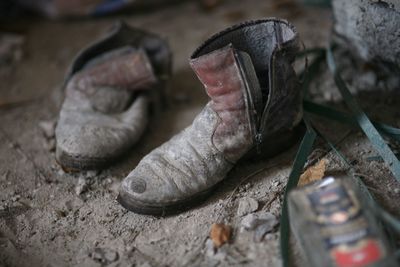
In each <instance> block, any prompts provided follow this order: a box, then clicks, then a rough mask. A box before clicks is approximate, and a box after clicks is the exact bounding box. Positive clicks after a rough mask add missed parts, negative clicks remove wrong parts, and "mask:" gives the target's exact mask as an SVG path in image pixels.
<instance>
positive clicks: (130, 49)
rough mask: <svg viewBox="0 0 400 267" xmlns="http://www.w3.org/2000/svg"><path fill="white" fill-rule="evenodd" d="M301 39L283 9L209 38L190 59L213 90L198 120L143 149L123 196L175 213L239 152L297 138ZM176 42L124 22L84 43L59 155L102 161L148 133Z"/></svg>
mask: <svg viewBox="0 0 400 267" xmlns="http://www.w3.org/2000/svg"><path fill="white" fill-rule="evenodd" d="M298 46H299V39H298V35H297V33H296V31H295V29H294V27H293V26H292V25H290V24H289V23H288V22H286V21H283V20H279V19H265V20H258V21H250V22H245V23H242V24H238V25H235V26H232V27H230V28H228V29H226V30H224V31H222V32H220V33H218V34H216V35H214V36H212V37H211V38H210V39H208V40H207V41H206V42H205V43H204V44H202V45H201V46H200V47H199V48H198V49H197V50H196V51H195V52H194V53H193V55H192V56H191V58H190V65H191V67H192V69H193V70H194V71H195V73H196V74H197V76H198V78H199V80H200V82H201V83H203V85H204V87H205V90H206V92H207V94H208V96H209V97H210V101H209V102H208V104H207V105H206V106H205V107H204V109H203V111H202V112H201V113H200V114H199V115H198V116H197V117H196V118H195V119H194V121H193V123H192V124H191V125H190V126H189V127H187V128H186V129H184V130H183V131H182V132H180V133H179V134H177V135H176V136H174V137H173V138H172V139H171V140H169V141H167V142H166V143H164V144H163V145H161V146H160V147H158V148H156V149H154V150H153V151H152V152H150V153H149V154H148V155H147V156H145V157H144V158H143V159H142V160H141V161H140V163H139V164H138V166H137V167H136V168H135V169H134V170H133V171H132V172H131V173H130V174H129V175H128V176H127V177H126V178H125V179H124V180H123V181H122V184H121V187H120V194H119V197H118V201H119V202H120V203H121V204H122V205H123V206H124V207H125V208H127V209H129V210H132V211H134V212H137V213H144V214H168V213H173V212H177V211H179V210H182V209H185V208H187V207H189V206H191V205H193V204H195V203H196V202H198V201H200V200H202V199H204V198H205V197H206V196H207V195H208V193H210V192H211V190H212V189H213V188H214V187H215V186H216V185H217V184H218V183H219V182H221V181H222V180H223V179H224V178H225V177H226V175H227V173H228V172H229V171H230V170H231V169H232V168H233V166H234V165H235V164H236V163H237V162H238V161H239V160H241V159H244V158H249V159H251V158H254V157H257V156H259V154H261V155H269V156H271V155H273V154H276V153H278V152H279V151H282V150H283V149H286V148H287V147H288V146H290V145H291V144H292V143H293V142H294V141H295V140H297V138H296V136H297V132H298V129H299V127H298V125H299V122H300V120H301V115H302V110H301V96H300V91H299V88H298V80H297V78H296V75H295V72H294V70H293V68H292V65H291V64H292V63H293V61H294V57H295V53H296V52H297V51H298ZM170 65H171V64H170V52H169V49H168V45H167V44H166V43H165V42H164V41H163V40H161V39H160V38H158V37H157V36H156V35H153V34H150V33H147V32H144V31H140V30H138V29H132V28H130V27H128V26H126V25H124V24H119V25H118V26H117V27H116V28H115V29H114V31H112V33H111V34H110V35H108V36H107V37H106V38H104V39H102V40H100V41H99V42H97V43H95V44H93V45H91V46H90V47H89V48H87V49H86V50H84V51H83V52H81V53H80V54H79V55H78V57H77V58H76V59H75V61H74V64H73V65H72V67H71V69H70V72H69V75H68V79H67V81H66V98H65V100H64V103H63V106H62V109H61V112H60V118H59V122H58V125H57V128H56V138H57V148H56V158H57V161H58V162H59V163H60V164H61V165H62V166H63V167H64V168H65V169H72V170H75V169H78V170H81V169H96V168H102V167H104V166H105V165H106V164H109V163H110V162H112V161H114V160H115V159H117V158H118V157H119V156H121V155H122V154H123V153H124V152H126V151H128V150H129V149H130V148H131V147H132V145H133V144H135V143H136V142H137V141H138V140H139V138H140V136H141V135H142V134H143V132H144V130H145V127H146V124H147V120H148V108H149V104H150V103H153V104H154V105H156V106H157V105H159V102H160V101H159V100H160V96H161V98H162V88H163V85H164V83H165V80H166V78H167V77H168V75H169V73H170Z"/></svg>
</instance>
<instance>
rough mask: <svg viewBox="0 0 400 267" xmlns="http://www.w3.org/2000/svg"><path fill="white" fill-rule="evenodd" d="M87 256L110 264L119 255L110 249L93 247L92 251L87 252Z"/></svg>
mask: <svg viewBox="0 0 400 267" xmlns="http://www.w3.org/2000/svg"><path fill="white" fill-rule="evenodd" d="M89 257H91V258H92V259H93V260H95V261H97V262H100V263H102V264H110V263H112V262H115V261H117V260H118V258H119V255H118V252H116V251H114V250H111V249H106V248H95V249H94V250H93V251H92V252H90V253H89Z"/></svg>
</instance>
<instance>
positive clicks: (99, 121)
mask: <svg viewBox="0 0 400 267" xmlns="http://www.w3.org/2000/svg"><path fill="white" fill-rule="evenodd" d="M169 72H170V52H169V48H168V46H167V44H166V43H165V41H163V40H162V39H160V38H159V37H157V36H156V35H154V34H150V33H147V32H144V31H141V30H138V29H133V28H130V27H128V26H127V25H125V24H123V23H119V24H118V25H117V26H116V27H115V28H114V30H113V31H112V32H111V33H110V34H109V35H108V36H106V37H105V38H104V39H102V40H100V41H98V42H96V43H94V44H92V45H90V46H89V47H88V48H86V49H84V50H83V51H82V52H81V53H80V54H79V55H78V56H77V58H76V59H75V60H74V63H73V64H72V66H71V68H70V71H69V73H68V75H67V79H66V83H65V84H66V85H65V95H66V96H65V99H64V103H63V105H62V108H61V111H60V116H59V120H58V123H57V128H56V141H57V146H56V159H57V162H59V163H60V164H61V166H62V167H63V168H64V169H66V170H82V169H100V168H104V167H105V166H107V165H108V164H109V163H111V162H113V161H114V160H115V159H117V158H118V157H119V156H121V155H122V154H123V153H125V152H126V151H127V150H129V149H130V148H131V147H132V145H134V144H135V143H136V142H137V140H138V139H139V138H140V136H141V135H142V133H143V132H144V130H145V127H146V125H147V121H148V108H149V107H148V106H149V103H150V102H155V105H159V103H157V97H158V96H160V95H161V93H162V87H163V85H164V81H165V79H166V77H167V76H168V74H169ZM158 102H159V101H158Z"/></svg>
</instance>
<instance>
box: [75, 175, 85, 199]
mask: <svg viewBox="0 0 400 267" xmlns="http://www.w3.org/2000/svg"><path fill="white" fill-rule="evenodd" d="M87 189H88V186H87V183H86V179H85V178H83V177H79V179H78V182H77V184H76V186H75V193H76V194H77V195H78V196H79V195H81V194H82V193H84V192H86V190H87Z"/></svg>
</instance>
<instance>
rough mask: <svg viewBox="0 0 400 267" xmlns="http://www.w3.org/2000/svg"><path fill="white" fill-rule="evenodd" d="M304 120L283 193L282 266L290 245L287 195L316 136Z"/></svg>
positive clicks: (287, 255)
mask: <svg viewBox="0 0 400 267" xmlns="http://www.w3.org/2000/svg"><path fill="white" fill-rule="evenodd" d="M304 122H305V124H306V126H307V130H306V133H305V135H304V137H303V140H302V142H301V144H300V148H299V150H298V151H297V154H296V158H295V160H294V163H293V166H292V171H291V173H290V175H289V179H288V182H287V184H286V189H285V194H284V197H283V208H282V216H281V222H280V225H281V226H280V236H281V238H280V246H281V256H282V261H283V266H285V267H287V266H289V261H290V260H289V259H290V247H289V239H290V226H289V216H288V208H287V195H288V193H289V192H290V190H292V189H293V188H295V187H296V186H297V183H298V182H299V178H300V175H301V173H302V172H303V167H304V164H305V163H306V161H307V158H308V155H310V153H311V151H312V147H313V144H314V142H315V139H316V137H317V134H316V132H315V131H314V129H313V128H312V127H311V124H310V123H309V122H308V120H307V119H306V118H304Z"/></svg>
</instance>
